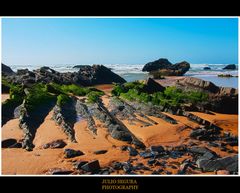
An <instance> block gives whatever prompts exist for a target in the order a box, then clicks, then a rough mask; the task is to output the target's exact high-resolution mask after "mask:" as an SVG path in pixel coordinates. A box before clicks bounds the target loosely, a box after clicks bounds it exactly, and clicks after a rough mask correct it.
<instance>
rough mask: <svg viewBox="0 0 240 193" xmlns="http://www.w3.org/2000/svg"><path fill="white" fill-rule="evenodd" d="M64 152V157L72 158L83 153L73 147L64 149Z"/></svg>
mask: <svg viewBox="0 0 240 193" xmlns="http://www.w3.org/2000/svg"><path fill="white" fill-rule="evenodd" d="M64 154H65V158H73V157H77V156H81V155H84V153H83V152H81V151H80V150H74V149H65V150H64Z"/></svg>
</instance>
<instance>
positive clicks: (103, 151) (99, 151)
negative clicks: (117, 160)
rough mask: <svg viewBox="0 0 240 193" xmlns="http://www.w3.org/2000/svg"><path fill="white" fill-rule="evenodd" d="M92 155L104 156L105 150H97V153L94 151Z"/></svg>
mask: <svg viewBox="0 0 240 193" xmlns="http://www.w3.org/2000/svg"><path fill="white" fill-rule="evenodd" d="M93 153H94V154H97V155H98V154H105V153H107V150H97V151H94V152H93Z"/></svg>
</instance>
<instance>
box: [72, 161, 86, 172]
mask: <svg viewBox="0 0 240 193" xmlns="http://www.w3.org/2000/svg"><path fill="white" fill-rule="evenodd" d="M87 163H88V162H87V161H76V162H74V163H73V167H74V168H76V169H78V170H79V169H81V167H82V166H83V165H85V164H87Z"/></svg>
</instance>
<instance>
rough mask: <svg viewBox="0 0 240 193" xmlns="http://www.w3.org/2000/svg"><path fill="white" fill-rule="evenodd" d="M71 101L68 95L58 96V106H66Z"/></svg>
mask: <svg viewBox="0 0 240 193" xmlns="http://www.w3.org/2000/svg"><path fill="white" fill-rule="evenodd" d="M70 100H71V98H70V97H69V96H68V95H65V94H60V95H58V96H57V105H58V106H63V105H65V104H67V103H68V102H69V101H70Z"/></svg>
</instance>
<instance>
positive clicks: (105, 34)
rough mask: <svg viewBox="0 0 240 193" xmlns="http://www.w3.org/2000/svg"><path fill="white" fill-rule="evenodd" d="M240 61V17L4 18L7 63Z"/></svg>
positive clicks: (222, 62)
mask: <svg viewBox="0 0 240 193" xmlns="http://www.w3.org/2000/svg"><path fill="white" fill-rule="evenodd" d="M159 58H168V59H169V61H171V62H172V63H175V62H180V61H184V60H185V61H188V62H190V63H192V64H203V63H206V64H232V63H235V64H236V63H238V19H237V18H2V62H3V63H5V64H6V65H17V64H19V65H25V64H26V65H39V64H41V65H47V64H145V63H147V62H150V61H154V60H157V59H159Z"/></svg>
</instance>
